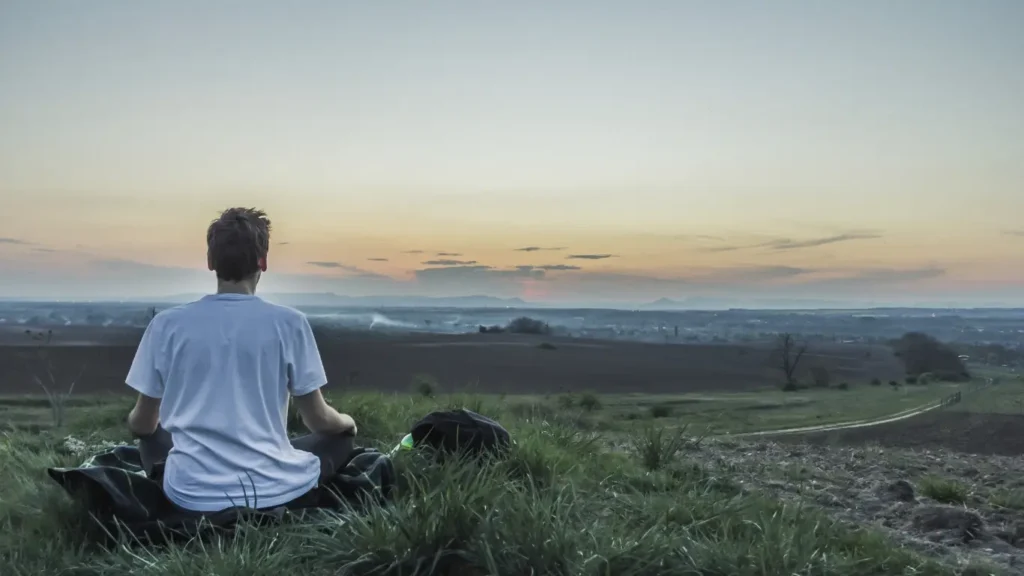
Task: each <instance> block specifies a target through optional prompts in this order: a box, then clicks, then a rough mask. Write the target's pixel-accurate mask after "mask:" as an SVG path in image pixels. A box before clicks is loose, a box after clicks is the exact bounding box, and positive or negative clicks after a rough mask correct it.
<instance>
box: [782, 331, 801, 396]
mask: <svg viewBox="0 0 1024 576" xmlns="http://www.w3.org/2000/svg"><path fill="white" fill-rule="evenodd" d="M776 352H777V353H778V355H779V368H780V369H781V370H782V373H783V375H785V377H786V387H787V388H794V387H796V369H797V367H798V366H799V365H800V360H801V359H802V358H803V357H804V352H807V344H804V343H801V342H797V340H796V338H794V337H793V335H792V334H790V333H789V332H786V333H785V334H780V335H779V341H778V345H777V346H776Z"/></svg>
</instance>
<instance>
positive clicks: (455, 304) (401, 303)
mask: <svg viewBox="0 0 1024 576" xmlns="http://www.w3.org/2000/svg"><path fill="white" fill-rule="evenodd" d="M203 296H204V295H203V294H177V295H174V296H168V297H166V298H160V299H159V300H158V301H160V302H173V303H184V302H192V301H194V300H197V299H199V298H202V297H203ZM260 297H261V298H263V299H265V300H267V301H270V302H275V303H277V304H283V305H285V306H334V307H338V308H526V307H531V306H533V307H536V305H531V304H528V303H527V302H524V301H523V300H521V299H519V298H496V297H494V296H449V297H430V296H344V295H341V294H335V293H333V292H311V293H307V292H296V293H268V294H262V293H261V294H260Z"/></svg>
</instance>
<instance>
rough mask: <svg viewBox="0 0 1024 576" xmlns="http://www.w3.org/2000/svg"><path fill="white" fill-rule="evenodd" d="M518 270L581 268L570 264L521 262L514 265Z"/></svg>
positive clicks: (552, 270)
mask: <svg viewBox="0 0 1024 576" xmlns="http://www.w3.org/2000/svg"><path fill="white" fill-rule="evenodd" d="M516 268H517V269H519V270H547V271H549V272H564V271H568V270H582V268H580V267H579V266H573V265H572V264H541V265H534V264H523V265H520V266H516Z"/></svg>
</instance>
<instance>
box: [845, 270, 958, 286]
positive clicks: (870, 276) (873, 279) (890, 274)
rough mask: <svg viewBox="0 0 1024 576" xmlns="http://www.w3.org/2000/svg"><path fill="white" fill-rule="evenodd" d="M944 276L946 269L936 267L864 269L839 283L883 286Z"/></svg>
mask: <svg viewBox="0 0 1024 576" xmlns="http://www.w3.org/2000/svg"><path fill="white" fill-rule="evenodd" d="M945 275H946V269H945V268H940V267H938V266H926V267H923V268H866V269H862V270H858V271H856V272H855V273H854V274H851V275H850V276H847V277H845V278H839V279H838V280H839V281H846V282H850V281H854V282H863V283H870V284H876V283H877V284H885V283H899V282H913V281H916V280H929V279H931V278H938V277H940V276H945Z"/></svg>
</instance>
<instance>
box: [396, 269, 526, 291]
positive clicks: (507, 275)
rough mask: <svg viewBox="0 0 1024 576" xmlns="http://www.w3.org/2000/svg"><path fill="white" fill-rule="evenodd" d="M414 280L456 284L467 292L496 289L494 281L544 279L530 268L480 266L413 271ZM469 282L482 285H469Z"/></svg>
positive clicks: (425, 282) (427, 282) (428, 282)
mask: <svg viewBox="0 0 1024 576" xmlns="http://www.w3.org/2000/svg"><path fill="white" fill-rule="evenodd" d="M415 276H416V280H417V281H418V282H420V283H424V284H438V283H442V284H458V286H459V288H465V289H469V290H474V289H477V290H479V289H480V288H492V289H494V288H496V286H494V285H493V283H494V282H496V281H503V280H526V279H534V280H539V279H542V278H544V270H537V269H534V268H533V267H532V266H518V267H516V268H513V269H511V270H499V269H496V268H494V267H493V266H485V265H482V264H477V265H471V266H446V267H443V268H423V269H421V270H416V271H415ZM471 282H482V283H483V284H482V285H481V284H477V285H470V284H469V283H471Z"/></svg>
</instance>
